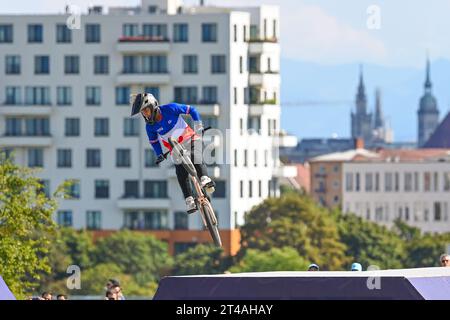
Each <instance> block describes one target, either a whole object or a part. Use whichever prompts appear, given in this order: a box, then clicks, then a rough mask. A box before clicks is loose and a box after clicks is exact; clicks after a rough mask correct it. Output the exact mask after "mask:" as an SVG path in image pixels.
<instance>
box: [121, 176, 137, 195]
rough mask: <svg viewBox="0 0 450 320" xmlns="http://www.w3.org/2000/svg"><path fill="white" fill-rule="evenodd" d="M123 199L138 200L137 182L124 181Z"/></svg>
mask: <svg viewBox="0 0 450 320" xmlns="http://www.w3.org/2000/svg"><path fill="white" fill-rule="evenodd" d="M123 197H124V198H136V199H137V198H139V181H138V180H125V181H124V195H123Z"/></svg>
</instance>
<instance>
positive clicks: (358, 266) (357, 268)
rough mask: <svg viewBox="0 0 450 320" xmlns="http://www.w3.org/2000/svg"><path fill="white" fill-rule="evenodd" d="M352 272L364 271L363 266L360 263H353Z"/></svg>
mask: <svg viewBox="0 0 450 320" xmlns="http://www.w3.org/2000/svg"><path fill="white" fill-rule="evenodd" d="M350 270H351V271H362V265H361V264H360V263H358V262H355V263H352V267H351V269H350Z"/></svg>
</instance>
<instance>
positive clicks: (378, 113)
mask: <svg viewBox="0 0 450 320" xmlns="http://www.w3.org/2000/svg"><path fill="white" fill-rule="evenodd" d="M383 127H384V119H383V109H382V107H381V91H380V89H379V88H377V89H376V91H375V128H376V129H377V128H383Z"/></svg>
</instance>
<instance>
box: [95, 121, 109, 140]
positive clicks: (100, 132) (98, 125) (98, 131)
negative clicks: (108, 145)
mask: <svg viewBox="0 0 450 320" xmlns="http://www.w3.org/2000/svg"><path fill="white" fill-rule="evenodd" d="M94 135H95V136H96V137H107V136H109V119H108V118H95V119H94Z"/></svg>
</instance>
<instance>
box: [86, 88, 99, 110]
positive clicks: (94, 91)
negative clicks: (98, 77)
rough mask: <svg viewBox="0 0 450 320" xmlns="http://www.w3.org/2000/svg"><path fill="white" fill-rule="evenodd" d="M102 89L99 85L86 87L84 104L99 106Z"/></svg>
mask: <svg viewBox="0 0 450 320" xmlns="http://www.w3.org/2000/svg"><path fill="white" fill-rule="evenodd" d="M101 96H102V91H101V88H100V87H86V105H87V106H99V105H100V104H101Z"/></svg>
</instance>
